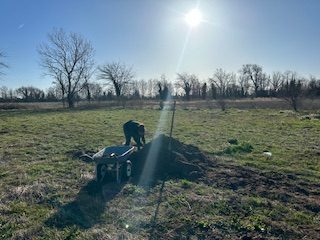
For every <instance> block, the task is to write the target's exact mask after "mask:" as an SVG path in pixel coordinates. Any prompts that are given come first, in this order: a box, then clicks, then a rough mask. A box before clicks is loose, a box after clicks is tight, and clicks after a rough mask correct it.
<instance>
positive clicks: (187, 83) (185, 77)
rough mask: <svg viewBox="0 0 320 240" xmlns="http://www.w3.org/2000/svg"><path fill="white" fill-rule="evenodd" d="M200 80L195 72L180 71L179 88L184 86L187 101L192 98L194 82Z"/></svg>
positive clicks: (177, 83)
mask: <svg viewBox="0 0 320 240" xmlns="http://www.w3.org/2000/svg"><path fill="white" fill-rule="evenodd" d="M196 80H198V77H197V76H196V75H194V74H188V73H178V78H177V82H176V86H177V88H182V89H183V91H184V92H185V96H186V99H187V101H189V100H190V95H191V90H192V84H193V83H194V82H195V81H196Z"/></svg>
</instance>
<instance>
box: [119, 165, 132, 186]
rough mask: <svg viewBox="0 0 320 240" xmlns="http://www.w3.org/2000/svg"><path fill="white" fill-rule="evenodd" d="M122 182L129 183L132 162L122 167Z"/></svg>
mask: <svg viewBox="0 0 320 240" xmlns="http://www.w3.org/2000/svg"><path fill="white" fill-rule="evenodd" d="M121 170H122V171H121V175H122V181H128V180H129V179H130V178H131V175H132V163H131V161H130V160H127V162H126V163H125V164H123V165H122V169H121Z"/></svg>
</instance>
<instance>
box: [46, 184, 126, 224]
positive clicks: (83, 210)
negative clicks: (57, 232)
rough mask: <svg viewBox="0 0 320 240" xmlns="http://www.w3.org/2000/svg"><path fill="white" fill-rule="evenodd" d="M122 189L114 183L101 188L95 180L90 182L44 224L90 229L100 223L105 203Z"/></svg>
mask: <svg viewBox="0 0 320 240" xmlns="http://www.w3.org/2000/svg"><path fill="white" fill-rule="evenodd" d="M122 187H123V186H122V185H118V184H116V183H108V184H106V185H104V186H103V187H101V186H100V185H99V184H97V182H96V181H95V180H91V181H90V182H88V184H87V185H85V186H83V187H82V188H81V190H80V192H79V193H78V195H77V197H76V199H75V200H74V201H72V202H70V203H68V204H66V205H64V206H62V207H61V208H60V209H59V210H58V212H56V213H55V214H54V215H53V216H51V217H50V218H49V219H47V220H46V222H45V224H46V225H47V226H48V227H56V228H65V227H71V226H77V227H79V228H83V229H88V228H91V227H92V226H94V225H95V224H97V223H99V222H102V214H103V213H104V212H105V208H106V204H107V202H109V201H111V200H112V199H113V198H114V197H115V196H116V195H117V194H118V193H119V192H120V191H121V189H122Z"/></svg>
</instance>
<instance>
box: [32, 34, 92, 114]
mask: <svg viewBox="0 0 320 240" xmlns="http://www.w3.org/2000/svg"><path fill="white" fill-rule="evenodd" d="M38 52H39V54H40V59H41V66H42V67H43V68H44V69H45V71H46V74H47V75H49V76H52V77H53V78H54V83H55V84H56V85H57V86H58V87H60V89H61V92H62V98H63V99H64V95H65V94H66V97H67V101H68V106H69V108H72V107H74V102H75V98H76V96H77V93H78V92H79V91H80V90H81V89H82V88H83V86H84V83H86V82H87V80H88V79H87V78H88V75H90V73H91V72H92V69H93V66H94V60H93V53H94V51H93V47H92V45H91V43H90V42H89V41H87V40H85V39H84V38H83V37H82V36H81V35H80V34H77V33H69V34H67V33H65V32H64V31H63V30H62V29H60V30H54V31H53V32H52V33H50V34H48V43H43V44H41V45H40V47H39V48H38Z"/></svg>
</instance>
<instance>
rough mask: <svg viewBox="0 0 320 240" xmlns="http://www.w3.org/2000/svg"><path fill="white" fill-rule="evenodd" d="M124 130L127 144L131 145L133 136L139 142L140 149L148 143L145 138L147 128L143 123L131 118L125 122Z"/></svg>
mask: <svg viewBox="0 0 320 240" xmlns="http://www.w3.org/2000/svg"><path fill="white" fill-rule="evenodd" d="M123 132H124V136H125V138H126V143H125V145H130V141H131V137H132V138H133V140H134V141H135V142H136V143H137V146H138V149H140V148H141V147H142V146H143V145H144V144H146V140H145V138H144V134H145V128H144V125H143V124H142V123H139V122H137V121H133V120H130V121H128V122H126V123H125V124H123Z"/></svg>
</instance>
